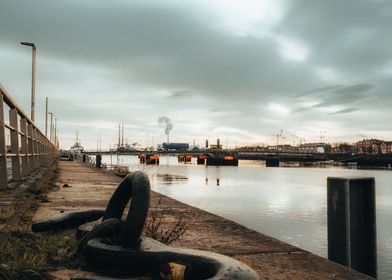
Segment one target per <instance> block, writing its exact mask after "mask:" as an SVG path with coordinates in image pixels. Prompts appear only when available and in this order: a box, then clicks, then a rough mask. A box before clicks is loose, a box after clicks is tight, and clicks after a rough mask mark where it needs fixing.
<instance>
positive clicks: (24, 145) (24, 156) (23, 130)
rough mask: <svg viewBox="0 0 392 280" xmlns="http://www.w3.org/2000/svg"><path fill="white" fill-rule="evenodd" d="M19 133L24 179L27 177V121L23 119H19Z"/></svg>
mask: <svg viewBox="0 0 392 280" xmlns="http://www.w3.org/2000/svg"><path fill="white" fill-rule="evenodd" d="M20 132H21V136H20V142H21V143H20V148H21V152H22V176H23V177H24V176H27V175H29V160H28V156H29V151H28V137H27V121H26V119H25V118H21V119H20Z"/></svg>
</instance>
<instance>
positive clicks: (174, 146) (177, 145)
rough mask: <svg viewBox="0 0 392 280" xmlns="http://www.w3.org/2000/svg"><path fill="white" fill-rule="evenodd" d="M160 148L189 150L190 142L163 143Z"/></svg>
mask: <svg viewBox="0 0 392 280" xmlns="http://www.w3.org/2000/svg"><path fill="white" fill-rule="evenodd" d="M160 149H162V150H166V151H187V150H189V144H188V143H163V144H162V145H160Z"/></svg>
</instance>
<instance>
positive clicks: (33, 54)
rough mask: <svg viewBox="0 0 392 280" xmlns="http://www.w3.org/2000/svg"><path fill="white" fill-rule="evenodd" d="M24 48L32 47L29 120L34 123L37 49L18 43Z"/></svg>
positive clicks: (29, 44) (30, 44) (31, 44)
mask: <svg viewBox="0 0 392 280" xmlns="http://www.w3.org/2000/svg"><path fill="white" fill-rule="evenodd" d="M20 43H21V44H22V45H24V46H29V47H32V51H33V52H32V60H33V61H32V68H31V116H30V117H31V120H32V121H33V122H34V107H35V53H36V50H37V48H36V47H35V45H34V43H29V42H20Z"/></svg>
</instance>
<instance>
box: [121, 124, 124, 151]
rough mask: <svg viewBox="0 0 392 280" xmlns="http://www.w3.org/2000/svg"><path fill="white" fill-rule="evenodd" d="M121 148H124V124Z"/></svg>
mask: <svg viewBox="0 0 392 280" xmlns="http://www.w3.org/2000/svg"><path fill="white" fill-rule="evenodd" d="M121 147H124V123H122V133H121Z"/></svg>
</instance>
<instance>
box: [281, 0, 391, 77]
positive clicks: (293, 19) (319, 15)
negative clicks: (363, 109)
mask: <svg viewBox="0 0 392 280" xmlns="http://www.w3.org/2000/svg"><path fill="white" fill-rule="evenodd" d="M391 25H392V15H391V6H390V2H386V1H385V2H382V1H368V0H358V1H355V2H352V1H340V0H330V1H306V0H300V1H295V3H292V5H291V10H290V11H289V13H288V15H287V17H286V18H285V19H284V21H282V22H281V24H280V26H279V27H278V28H277V31H278V32H281V33H282V34H286V36H289V37H293V38H296V39H297V40H300V41H301V42H303V43H304V44H306V45H308V46H309V47H310V48H311V54H310V59H311V60H312V62H313V63H316V64H319V65H325V66H331V67H333V68H335V69H338V70H341V71H343V72H344V73H345V74H348V73H350V75H352V74H356V75H363V74H367V75H369V74H373V73H374V72H375V71H378V70H379V68H380V66H381V65H384V64H385V62H386V61H387V60H390V59H391V57H392V54H391V52H390V46H391V45H392V36H391V35H392V31H391V29H390V26H391Z"/></svg>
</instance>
